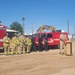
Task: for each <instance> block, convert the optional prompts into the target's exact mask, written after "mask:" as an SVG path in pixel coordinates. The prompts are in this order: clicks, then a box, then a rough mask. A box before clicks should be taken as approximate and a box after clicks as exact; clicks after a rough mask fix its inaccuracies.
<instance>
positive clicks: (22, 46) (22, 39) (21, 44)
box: [19, 33, 25, 54]
mask: <svg viewBox="0 0 75 75" xmlns="http://www.w3.org/2000/svg"><path fill="white" fill-rule="evenodd" d="M22 51H23V53H25V37H24V35H23V33H21V35H20V36H19V53H20V54H21V52H22Z"/></svg>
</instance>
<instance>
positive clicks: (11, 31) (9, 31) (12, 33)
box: [6, 29, 19, 38]
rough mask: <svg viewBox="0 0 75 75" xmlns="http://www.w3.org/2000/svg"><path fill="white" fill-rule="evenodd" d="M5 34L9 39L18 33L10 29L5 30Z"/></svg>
mask: <svg viewBox="0 0 75 75" xmlns="http://www.w3.org/2000/svg"><path fill="white" fill-rule="evenodd" d="M6 32H7V33H8V36H9V37H10V38H12V37H13V36H14V33H17V34H18V33H19V32H18V31H16V30H11V29H6Z"/></svg>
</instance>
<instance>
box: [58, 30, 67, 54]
mask: <svg viewBox="0 0 75 75" xmlns="http://www.w3.org/2000/svg"><path fill="white" fill-rule="evenodd" d="M66 40H67V38H66V35H65V34H64V31H62V33H61V34H60V52H59V53H60V54H65V53H66V50H65V49H66V46H65V41H66Z"/></svg>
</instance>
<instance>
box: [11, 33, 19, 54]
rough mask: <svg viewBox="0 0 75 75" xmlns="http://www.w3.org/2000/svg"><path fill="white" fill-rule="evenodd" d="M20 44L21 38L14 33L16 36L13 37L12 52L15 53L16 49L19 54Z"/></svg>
mask: <svg viewBox="0 0 75 75" xmlns="http://www.w3.org/2000/svg"><path fill="white" fill-rule="evenodd" d="M18 46H19V39H18V37H17V34H16V33H15V34H14V37H13V38H12V51H11V54H14V51H15V52H16V54H18Z"/></svg>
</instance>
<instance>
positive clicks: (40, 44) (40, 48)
mask: <svg viewBox="0 0 75 75" xmlns="http://www.w3.org/2000/svg"><path fill="white" fill-rule="evenodd" d="M38 41H39V51H42V36H41V35H39V39H38Z"/></svg>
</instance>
